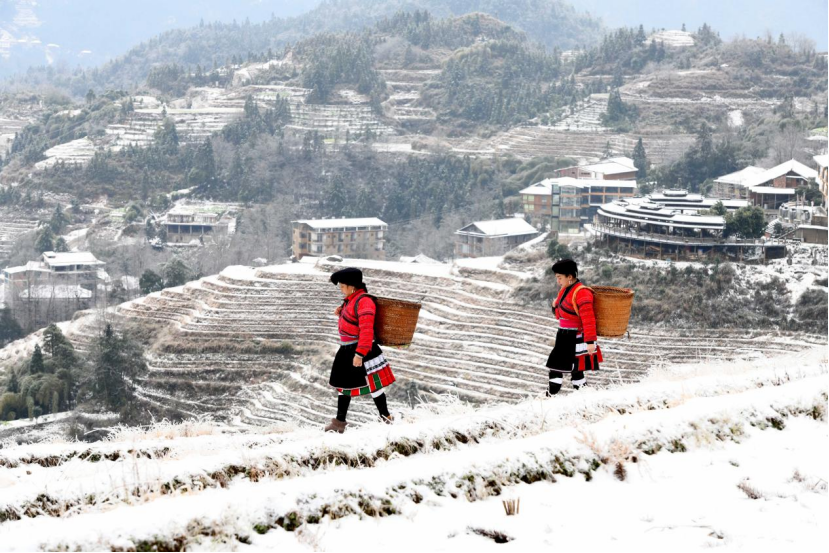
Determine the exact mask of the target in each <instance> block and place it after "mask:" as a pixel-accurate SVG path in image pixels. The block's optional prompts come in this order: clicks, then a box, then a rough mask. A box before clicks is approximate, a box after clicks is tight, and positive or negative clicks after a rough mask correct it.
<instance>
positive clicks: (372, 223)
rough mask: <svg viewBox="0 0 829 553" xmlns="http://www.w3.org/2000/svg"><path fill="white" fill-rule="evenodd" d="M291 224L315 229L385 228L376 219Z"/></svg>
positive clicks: (302, 220)
mask: <svg viewBox="0 0 829 553" xmlns="http://www.w3.org/2000/svg"><path fill="white" fill-rule="evenodd" d="M291 222H292V223H301V224H305V225H308V226H309V227H311V228H315V229H330V228H341V227H377V226H386V223H385V222H384V221H382V220H380V219H378V218H377V217H362V218H355V219H299V220H296V221H291Z"/></svg>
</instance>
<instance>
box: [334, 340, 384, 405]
mask: <svg viewBox="0 0 829 553" xmlns="http://www.w3.org/2000/svg"><path fill="white" fill-rule="evenodd" d="M356 352H357V344H349V345H345V346H340V349H339V350H338V351H337V355H336V356H335V357H334V363H333V365H332V366H331V378H329V379H328V384H330V385H331V386H333V387H335V388H336V389H337V390H338V391H339V392H341V393H343V394H346V395H350V396H362V395H366V394H370V393H372V392H376V391H378V390H382V389H383V388H385V387H386V386H388V385H389V384H391V383H392V382H394V374H393V373H392V372H391V365H389V362H388V361H387V360H386V357H385V356H384V355H383V350H381V349H380V346H378V345H377V344H376V343H375V344H372V346H371V351H370V352H368V355H366V356H365V357H363V364H362V365H360V366H359V367H355V366H354V354H355V353H356Z"/></svg>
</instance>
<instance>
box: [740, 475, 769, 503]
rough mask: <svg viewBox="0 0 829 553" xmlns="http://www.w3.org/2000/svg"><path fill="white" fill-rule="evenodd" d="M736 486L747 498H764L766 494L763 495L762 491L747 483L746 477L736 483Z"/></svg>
mask: <svg viewBox="0 0 829 553" xmlns="http://www.w3.org/2000/svg"><path fill="white" fill-rule="evenodd" d="M737 488H739V489H740V491H742V492H743V493H744V494H746V496H748V498H749V499H765V498H766V496H765V495H763V492H761V491H760V490H758V489H757V488H755V487H754V486H752V485H751V484H749V483H748V479H745V480H743V481H742V482H740V483H739V484H737Z"/></svg>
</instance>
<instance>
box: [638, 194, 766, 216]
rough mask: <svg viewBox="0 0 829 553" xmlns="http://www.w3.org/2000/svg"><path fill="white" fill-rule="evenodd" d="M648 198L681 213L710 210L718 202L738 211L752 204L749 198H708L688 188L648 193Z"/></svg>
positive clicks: (728, 208)
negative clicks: (690, 191)
mask: <svg viewBox="0 0 829 553" xmlns="http://www.w3.org/2000/svg"><path fill="white" fill-rule="evenodd" d="M646 198H647V199H648V200H650V201H651V202H653V203H655V204H659V205H661V206H663V207H666V208H668V209H673V210H676V211H678V212H679V213H697V212H699V211H705V210H709V209H711V208H712V207H714V205H715V204H718V203H720V204H722V205H723V207H725V209H726V210H727V211H736V210H738V209H740V208H741V207H747V206H748V205H750V204H749V203H748V200H734V199H725V200H723V199H720V198H706V197H705V196H701V195H699V194H690V193H688V191H687V190H682V189H677V188H674V189H666V190H663V191H662V192H655V193H653V194H648V195H647V196H646Z"/></svg>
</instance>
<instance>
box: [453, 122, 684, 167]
mask: <svg viewBox="0 0 829 553" xmlns="http://www.w3.org/2000/svg"><path fill="white" fill-rule="evenodd" d="M572 131H573V129H571V130H570V131H567V130H559V129H558V128H555V127H545V126H526V127H515V128H512V129H510V130H508V131H505V132H503V133H499V134H497V135H495V136H494V137H492V138H491V139H488V140H482V139H480V138H468V139H464V140H460V141H457V142H455V143H454V144H453V147H452V150H453V151H454V152H455V153H458V154H470V155H477V156H482V157H491V156H494V155H506V154H509V155H513V156H515V157H518V158H521V159H531V158H533V157H540V156H556V157H571V158H576V159H581V158H584V159H594V160H598V159H601V158H602V157H604V156H605V153H606V151H607V147H608V145H610V149H611V150H612V151H613V152H616V153H625V152H632V151H633V148H634V146H636V141H637V140H638V139H639V136H638V135H633V134H619V133H609V132H595V131H587V130H585V131H584V132H572ZM642 142H643V144H644V146H645V150H646V151H647V152H648V158H649V159H650V160H651V161H653V162H654V163H657V164H663V163H670V162H672V161H675V160H676V159H678V158H679V157H681V156H682V154H683V153H684V152H685V150H687V149H688V148H689V147H691V145H692V144H693V143H694V137H693V136H692V135H687V134H659V135H648V136H642Z"/></svg>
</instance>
